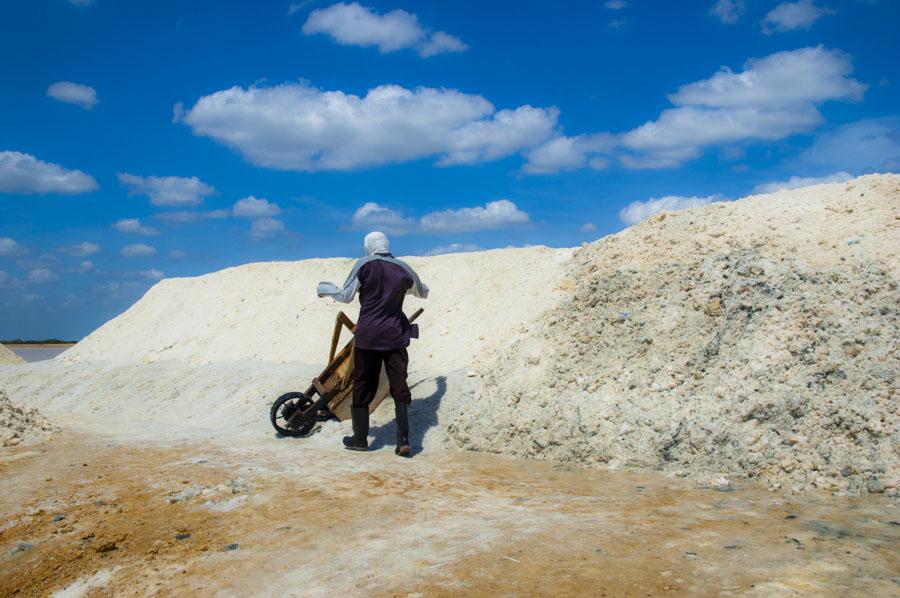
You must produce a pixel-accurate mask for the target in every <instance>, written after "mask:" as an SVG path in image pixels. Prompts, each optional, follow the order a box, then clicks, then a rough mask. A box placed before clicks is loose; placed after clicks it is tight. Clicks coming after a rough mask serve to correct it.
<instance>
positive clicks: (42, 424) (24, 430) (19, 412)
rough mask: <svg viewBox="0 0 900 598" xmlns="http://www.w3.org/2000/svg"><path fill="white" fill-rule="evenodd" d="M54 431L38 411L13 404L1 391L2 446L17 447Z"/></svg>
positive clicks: (0, 438)
mask: <svg viewBox="0 0 900 598" xmlns="http://www.w3.org/2000/svg"><path fill="white" fill-rule="evenodd" d="M52 431H53V426H52V425H51V424H50V422H49V421H47V419H46V418H45V417H44V416H43V415H41V414H40V413H38V412H37V410H36V409H29V408H27V407H22V406H20V405H17V404H15V403H13V402H12V401H10V400H9V397H7V396H6V393H5V392H4V391H2V390H0V446H16V445H17V444H20V443H21V442H23V441H25V440H33V439H35V438H37V437H40V436H42V435H44V434H46V433H48V432H52Z"/></svg>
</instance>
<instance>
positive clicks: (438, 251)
mask: <svg viewBox="0 0 900 598" xmlns="http://www.w3.org/2000/svg"><path fill="white" fill-rule="evenodd" d="M481 250H482V248H481V247H479V246H478V245H473V244H472V243H450V244H449V245H440V246H438V247H435V248H434V249H432V250H431V251H428V252H427V253H425V255H426V256H435V255H446V254H448V253H471V252H473V251H481Z"/></svg>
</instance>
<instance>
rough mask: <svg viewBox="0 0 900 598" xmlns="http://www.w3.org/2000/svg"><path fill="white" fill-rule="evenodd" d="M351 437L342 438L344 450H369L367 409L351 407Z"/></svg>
mask: <svg viewBox="0 0 900 598" xmlns="http://www.w3.org/2000/svg"><path fill="white" fill-rule="evenodd" d="M350 414H351V415H352V417H353V436H344V448H345V449H347V450H350V451H367V450H369V439H368V436H369V408H368V407H351V408H350Z"/></svg>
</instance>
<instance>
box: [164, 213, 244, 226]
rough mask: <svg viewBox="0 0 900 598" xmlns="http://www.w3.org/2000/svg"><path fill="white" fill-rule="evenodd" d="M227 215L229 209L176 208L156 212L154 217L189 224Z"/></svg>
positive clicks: (229, 214)
mask: <svg viewBox="0 0 900 598" xmlns="http://www.w3.org/2000/svg"><path fill="white" fill-rule="evenodd" d="M229 216H231V210H178V211H175V212H162V213H160V214H156V218H159V219H160V220H165V221H166V222H172V223H174V224H189V223H191V222H199V221H201V220H221V219H223V218H228V217H229Z"/></svg>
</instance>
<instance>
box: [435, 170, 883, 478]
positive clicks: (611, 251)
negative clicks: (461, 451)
mask: <svg viewBox="0 0 900 598" xmlns="http://www.w3.org/2000/svg"><path fill="white" fill-rule="evenodd" d="M898 251H900V176H894V175H882V176H868V177H862V178H859V179H856V180H854V181H850V182H848V183H841V184H834V185H822V186H816V187H808V188H805V189H800V190H795V191H783V192H779V193H775V194H771V195H764V196H758V197H752V198H747V199H744V200H742V201H737V202H730V203H720V204H716V205H712V206H708V207H703V208H698V209H694V210H689V211H685V212H678V213H668V214H666V213H663V214H658V215H657V216H655V217H653V218H651V219H650V220H649V221H648V222H645V223H643V224H640V225H637V226H634V227H632V228H629V229H627V230H625V231H623V232H622V233H620V234H618V235H615V236H611V237H607V238H604V239H601V240H600V241H597V242H595V243H593V244H590V245H586V246H583V247H582V248H581V249H580V250H578V252H577V253H576V255H575V256H574V258H573V260H572V262H571V263H570V266H569V272H568V279H569V281H570V282H569V284H571V285H572V286H573V287H575V290H574V292H573V293H572V295H571V297H570V298H569V299H568V300H567V301H565V302H563V303H561V304H559V305H558V306H557V307H555V308H553V309H550V310H549V311H548V312H547V313H546V314H544V316H543V317H542V318H541V319H540V321H539V322H537V323H535V325H534V326H532V331H531V333H530V334H529V336H528V338H525V339H521V340H520V341H519V342H518V343H517V344H516V346H515V348H514V349H513V350H512V351H510V352H502V353H499V354H497V355H496V356H495V357H494V358H493V359H492V360H489V361H488V362H487V364H486V365H485V366H484V367H483V368H482V370H481V376H482V379H483V380H482V381H483V387H482V391H481V392H480V394H479V396H478V398H477V400H475V401H473V402H471V403H470V407H469V409H468V410H467V412H466V413H464V414H463V415H461V416H460V417H458V418H457V419H456V421H455V422H454V423H453V424H452V425H451V435H452V437H453V439H454V440H455V441H456V442H457V443H458V444H459V445H460V446H462V447H465V448H469V449H476V450H486V451H492V452H501V453H508V454H513V455H519V456H528V457H535V458H540V459H549V460H556V461H565V462H578V463H588V464H590V463H599V464H611V465H623V466H636V467H646V468H653V469H660V470H664V471H668V472H675V473H681V474H684V475H690V476H693V477H697V478H707V479H708V478H710V477H712V476H717V475H720V474H726V475H731V476H746V477H750V478H758V479H763V480H765V481H767V482H769V483H770V484H772V485H774V486H780V485H789V486H790V487H796V488H798V489H800V488H807V487H818V488H824V489H829V490H840V491H845V490H849V491H851V492H857V491H860V490H863V489H865V488H869V489H870V490H872V491H879V490H881V489H882V488H883V487H884V486H885V485H887V487H888V488H891V487H897V486H898V485H900V480H898V475H900V468H898V463H900V429H898V421H900V417H898V409H900V405H898V383H897V375H898V370H900V367H898V355H897V343H898V340H900V334H898V332H900V328H898V324H900V293H898V290H897V285H898V277H897V274H898V271H897V267H898V262H897V252H898Z"/></svg>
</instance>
